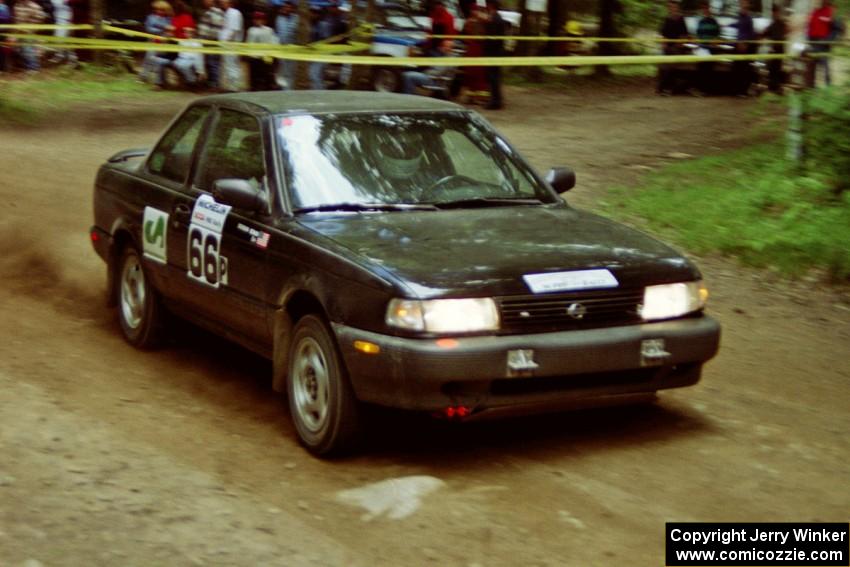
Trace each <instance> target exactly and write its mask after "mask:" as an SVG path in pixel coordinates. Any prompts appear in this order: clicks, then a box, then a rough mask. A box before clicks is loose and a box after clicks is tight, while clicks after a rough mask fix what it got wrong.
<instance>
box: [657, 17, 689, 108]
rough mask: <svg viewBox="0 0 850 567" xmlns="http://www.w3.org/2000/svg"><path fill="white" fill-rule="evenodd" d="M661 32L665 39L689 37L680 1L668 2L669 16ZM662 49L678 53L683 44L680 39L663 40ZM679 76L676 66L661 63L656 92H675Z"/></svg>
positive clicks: (681, 49)
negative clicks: (680, 8)
mask: <svg viewBox="0 0 850 567" xmlns="http://www.w3.org/2000/svg"><path fill="white" fill-rule="evenodd" d="M660 33H661V37H663V38H664V39H672V40H681V39H686V38H687V37H688V27H687V26H686V25H685V18H684V17H682V14H681V12H680V11H679V3H678V2H667V17H666V18H664V22H663V23H662V24H661V30H660ZM661 51H662V52H663V53H664V55H678V54H680V53H682V51H683V45H682V43H681V42H679V41H663V42H662V43H661ZM679 77H680V73H679V71H678V70H677V69H676V68H675V67H674V66H671V65H669V64H661V65H659V66H658V85H657V87H656V92H657V93H658V94H662V95H664V94H673V93H674V91H675V90H676V88H677V82H678V80H679Z"/></svg>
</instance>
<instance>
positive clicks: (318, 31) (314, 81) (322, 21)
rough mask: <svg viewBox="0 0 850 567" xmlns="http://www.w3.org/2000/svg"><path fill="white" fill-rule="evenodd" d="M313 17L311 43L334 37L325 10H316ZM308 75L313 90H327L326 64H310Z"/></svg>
mask: <svg viewBox="0 0 850 567" xmlns="http://www.w3.org/2000/svg"><path fill="white" fill-rule="evenodd" d="M312 17H313V22H312V26H311V28H312V33H311V35H310V41H313V42H315V41H322V40H323V39H327V38H329V37H331V36H332V35H333V31H332V27H331V25H332V24H331V20H330V18H329V17H328V13H327V12H326V11H325V10H322V9H321V8H314V9H313V12H312ZM308 75H309V76H310V88H311V89H313V90H322V89H324V88H325V78H324V75H325V63H310V68H309V70H308Z"/></svg>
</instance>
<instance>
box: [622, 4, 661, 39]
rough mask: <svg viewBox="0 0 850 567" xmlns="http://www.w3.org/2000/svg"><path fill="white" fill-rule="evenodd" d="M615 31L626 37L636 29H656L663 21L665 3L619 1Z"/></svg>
mask: <svg viewBox="0 0 850 567" xmlns="http://www.w3.org/2000/svg"><path fill="white" fill-rule="evenodd" d="M619 1H620V7H621V9H620V13H619V14H617V18H616V21H617V29H618V30H619V31H620V32H621V33H623V34H624V35H626V36H630V35H632V33H633V32H635V31H636V30H638V29H653V30H654V29H657V28H658V27H659V26H660V25H661V21H662V20H663V19H664V13H665V10H666V8H665V3H664V2H657V1H652V0H650V1H647V0H619Z"/></svg>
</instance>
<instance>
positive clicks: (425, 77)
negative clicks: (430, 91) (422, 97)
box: [401, 39, 457, 96]
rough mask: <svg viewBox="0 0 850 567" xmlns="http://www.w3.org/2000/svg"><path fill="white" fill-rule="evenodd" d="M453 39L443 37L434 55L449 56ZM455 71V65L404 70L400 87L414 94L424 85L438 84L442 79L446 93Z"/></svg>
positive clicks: (432, 85)
mask: <svg viewBox="0 0 850 567" xmlns="http://www.w3.org/2000/svg"><path fill="white" fill-rule="evenodd" d="M453 44H454V41H453V40H450V39H444V40H442V41H441V42H440V44H439V50H438V51H437V55H435V56H434V57H450V56H452V55H453V53H452V45H453ZM456 72H457V68H456V67H450V66H443V65H440V66H435V67H429V68H427V69H425V70H424V71H405V72H404V73H402V75H401V83H402V88H403V89H404V93H405V94H416V93H417V89H419V88H426V87H436V86H440V82H441V81H444V85H442V86H445V89H446V93H445V94H446V95H447V96H448V94H449V93H448V91H449V87H450V83H451V80H452V79H453V78H454V75H455V73H456Z"/></svg>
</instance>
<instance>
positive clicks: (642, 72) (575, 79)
mask: <svg viewBox="0 0 850 567" xmlns="http://www.w3.org/2000/svg"><path fill="white" fill-rule="evenodd" d="M539 69H540V74H539V75H538V77H537V78H536V79H529V75H528V68H527V67H514V68H512V69H508V70H507V72H506V73H505V74H504V81H505V84H508V85H513V86H518V87H527V88H534V89H544V90H546V89H548V90H557V91H563V90H564V89H567V90H569V89H575V88H588V87H600V86H611V85H631V84H635V83H636V82H640V83H643V82H645V81H646V79H648V78H654V77H655V75H656V69H655V66H653V65H612V66H610V67H609V69H610V71H611V73H610V74H609V75H597V74H596V73H595V69H594V67H592V66H583V67H569V68H563V69H562V68H560V67H540V68H539Z"/></svg>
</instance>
